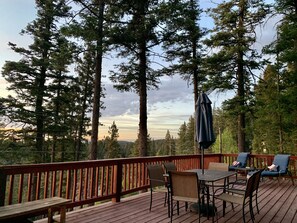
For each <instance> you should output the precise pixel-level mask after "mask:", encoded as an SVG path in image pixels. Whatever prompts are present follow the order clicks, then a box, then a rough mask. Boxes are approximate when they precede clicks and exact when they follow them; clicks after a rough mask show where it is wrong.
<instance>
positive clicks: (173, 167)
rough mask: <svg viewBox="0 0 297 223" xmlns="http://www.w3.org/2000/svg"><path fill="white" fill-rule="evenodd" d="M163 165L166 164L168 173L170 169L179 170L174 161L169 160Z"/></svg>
mask: <svg viewBox="0 0 297 223" xmlns="http://www.w3.org/2000/svg"><path fill="white" fill-rule="evenodd" d="M163 165H164V168H165V171H166V173H168V172H169V171H176V170H177V168H176V165H175V163H173V162H167V163H164V164H163Z"/></svg>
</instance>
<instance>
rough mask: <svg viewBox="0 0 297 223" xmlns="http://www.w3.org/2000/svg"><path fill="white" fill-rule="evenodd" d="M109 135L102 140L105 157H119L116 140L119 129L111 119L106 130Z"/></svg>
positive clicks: (118, 146)
mask: <svg viewBox="0 0 297 223" xmlns="http://www.w3.org/2000/svg"><path fill="white" fill-rule="evenodd" d="M108 134H109V136H107V137H106V138H105V140H104V147H105V158H119V157H120V155H121V151H120V144H119V142H118V138H119V130H118V128H117V126H116V124H115V122H114V121H113V123H112V125H111V126H110V127H109V130H108Z"/></svg>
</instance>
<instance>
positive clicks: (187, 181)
mask: <svg viewBox="0 0 297 223" xmlns="http://www.w3.org/2000/svg"><path fill="white" fill-rule="evenodd" d="M169 179H170V186H171V194H172V196H180V197H187V198H197V199H198V200H199V198H200V184H199V180H198V175H197V173H195V172H178V171H170V172H169Z"/></svg>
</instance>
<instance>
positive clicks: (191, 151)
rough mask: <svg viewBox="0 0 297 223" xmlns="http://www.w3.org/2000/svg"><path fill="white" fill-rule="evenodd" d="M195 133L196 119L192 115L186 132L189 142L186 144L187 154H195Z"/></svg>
mask: <svg viewBox="0 0 297 223" xmlns="http://www.w3.org/2000/svg"><path fill="white" fill-rule="evenodd" d="M194 135H195V119H194V117H193V116H190V118H189V121H188V123H187V132H186V140H187V144H186V150H187V154H195V153H196V152H197V151H196V148H195V146H194V142H195V141H194V139H195V137H194Z"/></svg>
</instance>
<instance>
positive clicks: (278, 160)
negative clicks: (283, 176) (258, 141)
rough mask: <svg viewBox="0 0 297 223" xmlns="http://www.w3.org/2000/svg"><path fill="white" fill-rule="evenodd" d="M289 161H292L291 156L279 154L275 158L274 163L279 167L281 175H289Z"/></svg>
mask: <svg viewBox="0 0 297 223" xmlns="http://www.w3.org/2000/svg"><path fill="white" fill-rule="evenodd" d="M289 161H290V155H288V154H277V155H275V156H274V159H273V162H272V163H273V164H275V165H278V166H279V172H280V173H287V170H288V165H289Z"/></svg>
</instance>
